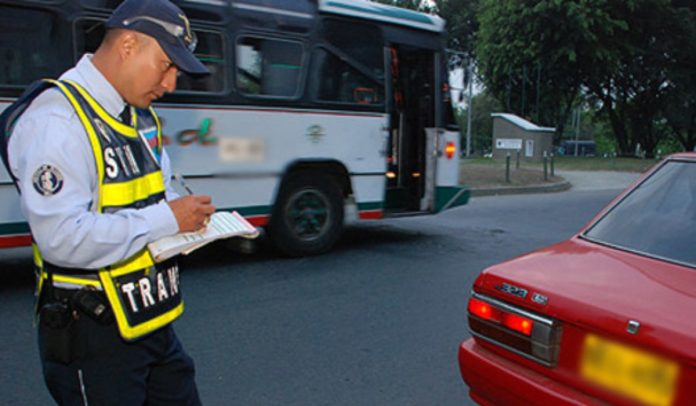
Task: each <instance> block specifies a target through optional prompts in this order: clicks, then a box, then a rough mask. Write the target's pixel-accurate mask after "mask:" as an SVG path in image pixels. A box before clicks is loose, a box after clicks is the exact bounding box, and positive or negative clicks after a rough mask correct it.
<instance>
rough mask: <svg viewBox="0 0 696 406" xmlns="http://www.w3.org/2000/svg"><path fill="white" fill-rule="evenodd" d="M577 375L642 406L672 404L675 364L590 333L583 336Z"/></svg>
mask: <svg viewBox="0 0 696 406" xmlns="http://www.w3.org/2000/svg"><path fill="white" fill-rule="evenodd" d="M581 357H582V358H581V360H580V374H581V375H582V376H583V377H584V378H585V379H587V380H588V381H590V382H593V383H595V384H597V385H599V386H601V387H604V388H606V389H609V390H611V391H613V392H616V393H619V394H622V395H624V396H626V397H628V398H632V399H634V400H637V401H639V402H641V403H644V404H646V405H655V406H667V405H670V404H672V401H673V400H674V395H675V386H676V382H677V377H678V375H679V365H677V363H676V362H674V361H670V360H668V359H666V358H663V357H659V356H657V355H654V354H651V353H650V352H647V351H643V350H639V349H636V348H632V347H627V346H625V345H623V344H619V343H617V342H614V341H610V340H607V339H604V338H600V337H598V336H596V335H593V334H588V335H587V336H585V342H584V344H583V350H582V355H581Z"/></svg>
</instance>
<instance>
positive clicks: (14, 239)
mask: <svg viewBox="0 0 696 406" xmlns="http://www.w3.org/2000/svg"><path fill="white" fill-rule="evenodd" d="M28 245H31V235H28V234H27V235H9V236H0V248H12V247H26V246H28Z"/></svg>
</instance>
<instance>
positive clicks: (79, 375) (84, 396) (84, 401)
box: [77, 369, 89, 406]
mask: <svg viewBox="0 0 696 406" xmlns="http://www.w3.org/2000/svg"><path fill="white" fill-rule="evenodd" d="M77 379H78V380H79V381H80V393H81V394H82V404H83V405H84V406H89V402H87V391H86V390H85V380H84V378H83V376H82V370H81V369H78V370H77Z"/></svg>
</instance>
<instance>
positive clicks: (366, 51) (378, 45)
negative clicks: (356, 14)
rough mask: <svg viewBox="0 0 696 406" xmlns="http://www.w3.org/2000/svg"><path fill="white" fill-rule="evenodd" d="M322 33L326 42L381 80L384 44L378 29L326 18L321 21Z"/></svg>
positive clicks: (368, 25)
mask: <svg viewBox="0 0 696 406" xmlns="http://www.w3.org/2000/svg"><path fill="white" fill-rule="evenodd" d="M322 32H323V36H324V39H325V40H326V41H327V42H329V43H330V44H331V45H333V46H335V47H336V48H337V49H339V50H341V51H342V52H344V53H345V54H346V56H349V57H350V58H351V59H352V60H353V61H355V62H357V63H359V64H361V65H363V66H364V67H366V68H367V69H368V70H369V72H371V73H372V75H374V76H375V77H376V78H378V79H379V80H382V76H383V74H384V44H383V41H382V32H381V30H380V29H379V28H378V27H376V26H374V25H372V24H365V23H359V22H356V21H350V22H348V21H343V20H337V19H332V18H327V19H324V20H323V21H322ZM358 33H359V35H358Z"/></svg>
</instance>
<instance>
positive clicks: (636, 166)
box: [461, 156, 658, 172]
mask: <svg viewBox="0 0 696 406" xmlns="http://www.w3.org/2000/svg"><path fill="white" fill-rule="evenodd" d="M657 162H658V161H657V160H654V159H639V158H602V157H592V158H576V157H572V156H561V157H558V156H557V157H554V167H555V169H556V170H561V171H622V172H645V171H646V170H648V169H649V168H650V167H652V166H653V165H654V164H655V163H657ZM467 165H484V166H491V167H499V168H502V169H504V168H505V160H503V159H499V160H494V159H491V158H480V157H476V158H468V159H462V160H461V166H462V167H466V166H467ZM510 167H511V168H513V169H514V168H515V158H514V157H513V158H512V159H511V160H510ZM520 168H524V169H531V170H540V171H543V163H542V162H528V161H524V160H521V161H520Z"/></svg>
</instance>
